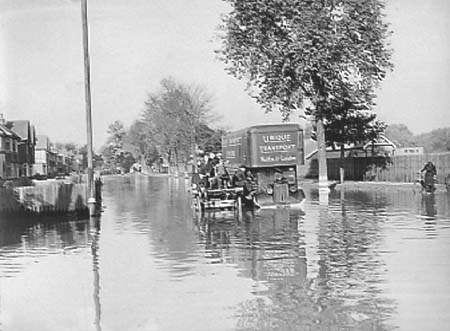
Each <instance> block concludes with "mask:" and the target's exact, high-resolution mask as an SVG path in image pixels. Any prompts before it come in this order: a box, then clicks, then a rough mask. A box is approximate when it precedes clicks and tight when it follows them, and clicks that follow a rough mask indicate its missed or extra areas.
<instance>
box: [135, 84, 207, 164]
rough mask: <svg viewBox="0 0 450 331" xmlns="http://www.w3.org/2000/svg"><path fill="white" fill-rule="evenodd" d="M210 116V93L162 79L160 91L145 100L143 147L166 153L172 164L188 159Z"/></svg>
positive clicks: (161, 153)
mask: <svg viewBox="0 0 450 331" xmlns="http://www.w3.org/2000/svg"><path fill="white" fill-rule="evenodd" d="M213 119H214V117H213V116H212V106H211V97H210V96H209V95H208V94H207V93H206V92H205V91H204V90H203V89H201V88H199V87H195V86H189V85H185V84H182V83H179V82H176V81H175V80H174V79H172V78H166V79H163V80H162V81H161V89H160V91H159V92H157V93H150V94H149V97H148V99H147V101H146V102H145V110H144V112H143V119H142V122H143V130H144V131H145V132H144V135H145V139H146V149H147V150H148V151H151V150H152V149H156V150H158V152H159V154H160V155H167V158H168V160H169V162H170V163H171V164H176V163H178V162H179V161H187V160H188V159H189V155H190V154H192V153H193V152H194V149H195V148H194V146H195V145H198V144H199V143H200V142H201V141H202V139H203V138H202V134H203V133H204V131H205V127H208V124H209V123H210V122H211V121H212V120H213Z"/></svg>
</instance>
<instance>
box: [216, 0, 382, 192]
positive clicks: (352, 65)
mask: <svg viewBox="0 0 450 331" xmlns="http://www.w3.org/2000/svg"><path fill="white" fill-rule="evenodd" d="M226 1H227V2H228V3H229V4H230V5H231V6H232V11H231V12H230V13H229V14H228V15H227V16H225V17H224V20H223V25H222V31H223V34H222V42H223V43H222V48H221V50H220V51H218V53H219V57H220V59H222V60H223V61H224V62H225V64H227V70H228V72H229V73H230V74H232V75H234V76H236V77H237V78H239V79H246V80H247V81H248V86H249V91H250V93H251V95H252V96H254V97H255V98H256V101H257V102H258V103H260V104H261V105H262V106H263V108H264V109H265V110H266V111H272V110H273V109H278V110H280V111H281V114H282V116H283V119H284V120H288V119H289V115H290V113H291V112H292V111H293V110H296V109H305V113H306V115H312V118H313V121H314V122H315V123H316V126H317V143H318V150H319V180H320V182H321V183H323V182H324V181H327V169H326V151H325V147H326V146H325V143H326V138H325V131H324V124H327V123H328V122H331V121H332V120H333V118H335V117H336V112H337V111H339V110H344V111H347V110H348V109H346V108H345V107H343V105H345V103H346V102H350V103H351V104H352V105H357V106H358V107H355V108H354V110H355V111H358V110H360V109H371V107H372V105H373V98H374V97H375V95H374V90H375V88H376V87H377V85H378V83H379V82H380V81H381V80H382V79H383V78H384V77H385V73H386V70H388V69H389V68H391V63H390V60H389V59H390V52H389V51H388V49H387V48H386V46H385V40H386V37H387V35H388V28H387V25H386V24H385V23H383V9H384V2H383V1H382V0H342V1H333V0H328V1H327V0H323V1H311V0H258V1H256V0H249V1H239V0H226ZM307 103H310V106H306V105H307Z"/></svg>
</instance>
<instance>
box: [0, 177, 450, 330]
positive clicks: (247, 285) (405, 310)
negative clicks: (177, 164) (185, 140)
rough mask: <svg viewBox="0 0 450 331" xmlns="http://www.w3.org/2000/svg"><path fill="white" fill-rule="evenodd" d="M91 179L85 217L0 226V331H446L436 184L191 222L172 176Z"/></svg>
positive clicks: (446, 216) (446, 269)
mask: <svg viewBox="0 0 450 331" xmlns="http://www.w3.org/2000/svg"><path fill="white" fill-rule="evenodd" d="M104 180H105V185H104V204H105V206H106V207H105V210H104V212H103V214H102V216H101V217H100V218H99V219H96V220H95V219H91V220H76V219H70V218H68V219H64V218H60V219H56V220H55V219H36V220H33V221H24V220H17V219H15V220H13V219H2V220H1V221H0V330H2V331H9V330H11V331H20V330H27V331H28V330H44V331H47V330H83V331H85V330H105V331H106V330H120V331H123V330H174V331H175V330H176V331H179V330H194V331H195V330H339V331H340V330H440V331H441V330H450V309H449V307H450V258H449V255H450V254H449V253H450V195H449V194H447V193H445V192H440V193H436V194H434V195H422V194H420V193H417V192H414V191H413V190H412V189H411V188H410V187H407V188H405V187H394V186H388V187H384V186H383V187H381V186H372V187H369V188H367V186H366V187H365V188H358V187H355V188H353V189H350V188H345V190H336V191H335V192H332V193H331V194H330V195H329V201H328V205H326V204H323V203H322V204H321V203H319V200H320V199H319V194H318V192H317V189H314V187H313V186H311V187H306V194H307V201H306V203H305V205H304V207H303V210H287V209H280V210H262V211H259V212H257V213H253V214H252V213H246V214H243V215H242V216H241V217H238V218H235V217H234V215H233V214H232V213H230V212H229V213H217V214H210V215H206V216H205V217H203V218H202V217H198V216H196V215H193V213H192V211H191V208H190V204H189V195H188V193H187V189H186V183H185V180H184V179H174V178H166V177H146V176H143V175H129V176H121V177H119V176H118V177H109V178H105V179H104Z"/></svg>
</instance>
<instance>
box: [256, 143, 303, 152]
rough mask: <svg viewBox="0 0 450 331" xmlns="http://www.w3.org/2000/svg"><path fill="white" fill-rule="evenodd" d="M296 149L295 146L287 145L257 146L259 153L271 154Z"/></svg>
mask: <svg viewBox="0 0 450 331" xmlns="http://www.w3.org/2000/svg"><path fill="white" fill-rule="evenodd" d="M295 147H296V145H295V144H289V145H286V144H284V145H263V146H259V150H260V152H261V153H273V152H289V151H292V150H294V149H295Z"/></svg>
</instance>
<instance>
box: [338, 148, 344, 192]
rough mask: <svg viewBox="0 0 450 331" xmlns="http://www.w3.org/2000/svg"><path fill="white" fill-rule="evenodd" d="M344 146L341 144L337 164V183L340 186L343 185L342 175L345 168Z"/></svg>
mask: <svg viewBox="0 0 450 331" xmlns="http://www.w3.org/2000/svg"><path fill="white" fill-rule="evenodd" d="M344 148H345V147H344V144H341V158H340V162H339V182H340V183H341V184H343V183H344V174H345V168H344Z"/></svg>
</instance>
